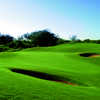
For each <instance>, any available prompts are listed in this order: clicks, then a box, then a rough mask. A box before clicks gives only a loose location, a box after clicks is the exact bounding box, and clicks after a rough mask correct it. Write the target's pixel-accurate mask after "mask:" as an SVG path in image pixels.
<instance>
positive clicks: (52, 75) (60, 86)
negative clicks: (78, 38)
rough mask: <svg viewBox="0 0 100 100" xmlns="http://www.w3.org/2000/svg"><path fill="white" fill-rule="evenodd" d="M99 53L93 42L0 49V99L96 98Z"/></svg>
mask: <svg viewBox="0 0 100 100" xmlns="http://www.w3.org/2000/svg"><path fill="white" fill-rule="evenodd" d="M84 55H86V56H84ZM87 55H88V56H87ZM99 55H100V44H95V43H75V44H73V43H69V44H61V45H57V46H51V47H33V48H26V49H22V50H19V51H13V50H8V51H5V52H0V100H99V99H100V56H99Z"/></svg>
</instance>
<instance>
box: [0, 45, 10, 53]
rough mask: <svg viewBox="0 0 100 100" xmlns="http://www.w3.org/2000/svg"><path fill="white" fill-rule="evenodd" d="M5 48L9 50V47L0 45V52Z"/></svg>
mask: <svg viewBox="0 0 100 100" xmlns="http://www.w3.org/2000/svg"><path fill="white" fill-rule="evenodd" d="M6 50H9V47H7V46H4V45H0V52H4V51H6Z"/></svg>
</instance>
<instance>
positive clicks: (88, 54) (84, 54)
mask: <svg viewBox="0 0 100 100" xmlns="http://www.w3.org/2000/svg"><path fill="white" fill-rule="evenodd" d="M80 56H82V57H99V56H100V54H97V53H82V54H80Z"/></svg>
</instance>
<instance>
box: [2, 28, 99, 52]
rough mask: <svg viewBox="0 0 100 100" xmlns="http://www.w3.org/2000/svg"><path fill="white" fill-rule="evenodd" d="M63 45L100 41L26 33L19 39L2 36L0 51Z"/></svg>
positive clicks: (48, 33)
mask: <svg viewBox="0 0 100 100" xmlns="http://www.w3.org/2000/svg"><path fill="white" fill-rule="evenodd" d="M62 43H98V44H100V40H90V39H85V40H83V41H82V40H80V39H77V36H75V35H73V36H72V37H71V38H70V40H65V39H62V38H60V37H59V36H57V35H56V34H54V33H52V32H49V31H48V30H41V31H35V32H31V33H26V34H24V35H22V36H20V37H18V38H17V39H15V38H14V37H12V36H10V35H4V34H0V50H2V49H1V48H3V50H6V49H7V48H14V49H17V48H20V49H21V48H31V47H38V46H39V47H48V46H55V45H58V44H62Z"/></svg>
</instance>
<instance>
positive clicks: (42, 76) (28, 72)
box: [10, 68, 77, 85]
mask: <svg viewBox="0 0 100 100" xmlns="http://www.w3.org/2000/svg"><path fill="white" fill-rule="evenodd" d="M10 70H11V71H12V72H16V73H20V74H25V75H28V76H32V77H36V78H40V79H44V80H49V81H55V82H60V83H65V84H69V85H77V84H74V83H71V82H70V79H67V81H64V78H63V77H59V76H56V75H50V74H47V73H42V72H36V71H31V70H24V69H15V68H14V69H10Z"/></svg>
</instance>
